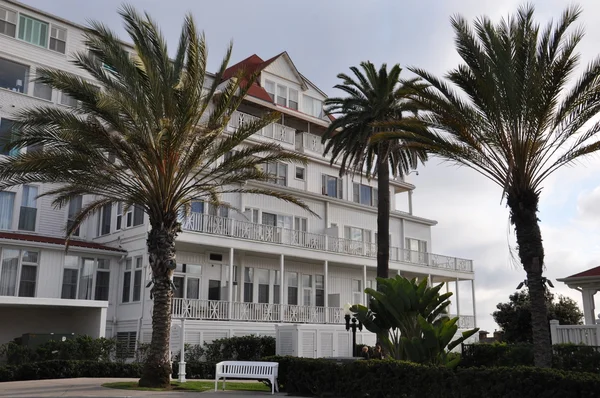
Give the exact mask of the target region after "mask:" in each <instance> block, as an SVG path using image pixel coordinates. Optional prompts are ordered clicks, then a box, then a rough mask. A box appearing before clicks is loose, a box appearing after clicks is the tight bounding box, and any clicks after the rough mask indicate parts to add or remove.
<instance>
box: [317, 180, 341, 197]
mask: <svg viewBox="0 0 600 398" xmlns="http://www.w3.org/2000/svg"><path fill="white" fill-rule="evenodd" d="M321 191H322V193H323V195H327V196H329V197H331V198H338V199H343V188H342V179H341V178H337V177H333V176H330V175H327V174H323V176H322V182H321Z"/></svg>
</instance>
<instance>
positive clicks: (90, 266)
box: [61, 255, 110, 301]
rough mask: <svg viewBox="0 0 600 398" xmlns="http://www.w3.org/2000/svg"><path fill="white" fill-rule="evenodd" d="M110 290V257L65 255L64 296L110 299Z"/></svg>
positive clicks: (62, 295)
mask: <svg viewBox="0 0 600 398" xmlns="http://www.w3.org/2000/svg"><path fill="white" fill-rule="evenodd" d="M109 290H110V261H109V260H108V259H105V258H95V257H78V256H71V255H67V256H65V264H64V268H63V279H62V292H61V297H62V298H64V299H71V300H74V299H79V300H101V301H108V297H109Z"/></svg>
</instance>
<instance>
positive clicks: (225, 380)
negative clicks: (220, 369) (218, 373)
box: [223, 377, 227, 391]
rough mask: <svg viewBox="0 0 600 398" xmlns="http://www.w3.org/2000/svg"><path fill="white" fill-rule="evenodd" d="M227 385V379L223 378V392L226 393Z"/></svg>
mask: <svg viewBox="0 0 600 398" xmlns="http://www.w3.org/2000/svg"><path fill="white" fill-rule="evenodd" d="M225 383H227V377H223V391H225Z"/></svg>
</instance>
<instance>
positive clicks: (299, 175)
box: [296, 166, 305, 181]
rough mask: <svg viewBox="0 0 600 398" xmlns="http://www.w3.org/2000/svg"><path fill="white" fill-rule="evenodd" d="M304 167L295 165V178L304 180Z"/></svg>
mask: <svg viewBox="0 0 600 398" xmlns="http://www.w3.org/2000/svg"><path fill="white" fill-rule="evenodd" d="M304 172H305V169H304V167H299V166H296V179H298V180H302V181H304Z"/></svg>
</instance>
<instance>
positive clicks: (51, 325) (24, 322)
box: [0, 296, 108, 344]
mask: <svg viewBox="0 0 600 398" xmlns="http://www.w3.org/2000/svg"><path fill="white" fill-rule="evenodd" d="M107 308H108V302H107V301H95V300H65V299H49V298H37V297H12V296H0V319H3V320H4V325H3V326H2V327H1V328H0V344H4V343H7V342H9V341H12V340H13V339H14V338H16V337H21V336H22V335H23V334H25V333H32V334H50V333H54V334H70V333H74V334H76V335H77V334H79V335H88V336H90V337H93V338H98V337H104V334H105V329H106V311H107Z"/></svg>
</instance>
